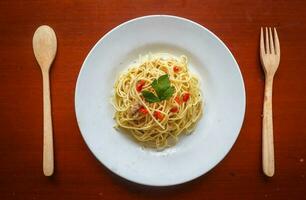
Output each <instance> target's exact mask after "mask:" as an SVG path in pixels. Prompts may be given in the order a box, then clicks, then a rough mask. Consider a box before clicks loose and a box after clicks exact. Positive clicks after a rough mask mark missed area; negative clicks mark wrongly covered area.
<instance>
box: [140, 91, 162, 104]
mask: <svg viewBox="0 0 306 200" xmlns="http://www.w3.org/2000/svg"><path fill="white" fill-rule="evenodd" d="M142 95H143V96H144V98H145V99H146V101H147V102H150V103H155V102H159V101H160V99H159V98H158V97H157V96H155V95H154V94H153V93H152V92H149V91H142Z"/></svg>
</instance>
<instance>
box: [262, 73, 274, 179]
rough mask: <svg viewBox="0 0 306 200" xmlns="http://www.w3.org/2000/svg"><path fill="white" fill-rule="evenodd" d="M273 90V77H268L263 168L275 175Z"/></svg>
mask: <svg viewBox="0 0 306 200" xmlns="http://www.w3.org/2000/svg"><path fill="white" fill-rule="evenodd" d="M272 88H273V77H269V76H268V77H267V78H266V83H265V97H264V105H263V120H262V167H263V171H264V173H265V174H266V175H267V176H269V177H272V176H273V175H274V170H275V169H274V144H273V119H272Z"/></svg>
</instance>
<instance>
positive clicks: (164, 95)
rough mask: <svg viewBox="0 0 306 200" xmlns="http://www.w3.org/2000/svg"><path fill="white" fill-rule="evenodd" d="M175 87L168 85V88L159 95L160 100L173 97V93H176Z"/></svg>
mask: <svg viewBox="0 0 306 200" xmlns="http://www.w3.org/2000/svg"><path fill="white" fill-rule="evenodd" d="M174 90H175V88H174V87H173V86H171V87H168V89H166V90H165V91H164V92H163V93H162V94H161V96H160V97H159V98H160V100H167V99H169V98H170V97H172V95H173V93H174Z"/></svg>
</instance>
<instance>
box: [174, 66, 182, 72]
mask: <svg viewBox="0 0 306 200" xmlns="http://www.w3.org/2000/svg"><path fill="white" fill-rule="evenodd" d="M180 70H181V68H180V67H178V66H174V67H173V71H174V72H175V73H177V72H179V71H180Z"/></svg>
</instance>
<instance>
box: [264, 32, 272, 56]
mask: <svg viewBox="0 0 306 200" xmlns="http://www.w3.org/2000/svg"><path fill="white" fill-rule="evenodd" d="M265 41H266V53H267V54H270V53H271V51H270V47H269V33H268V28H267V27H266V37H265Z"/></svg>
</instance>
